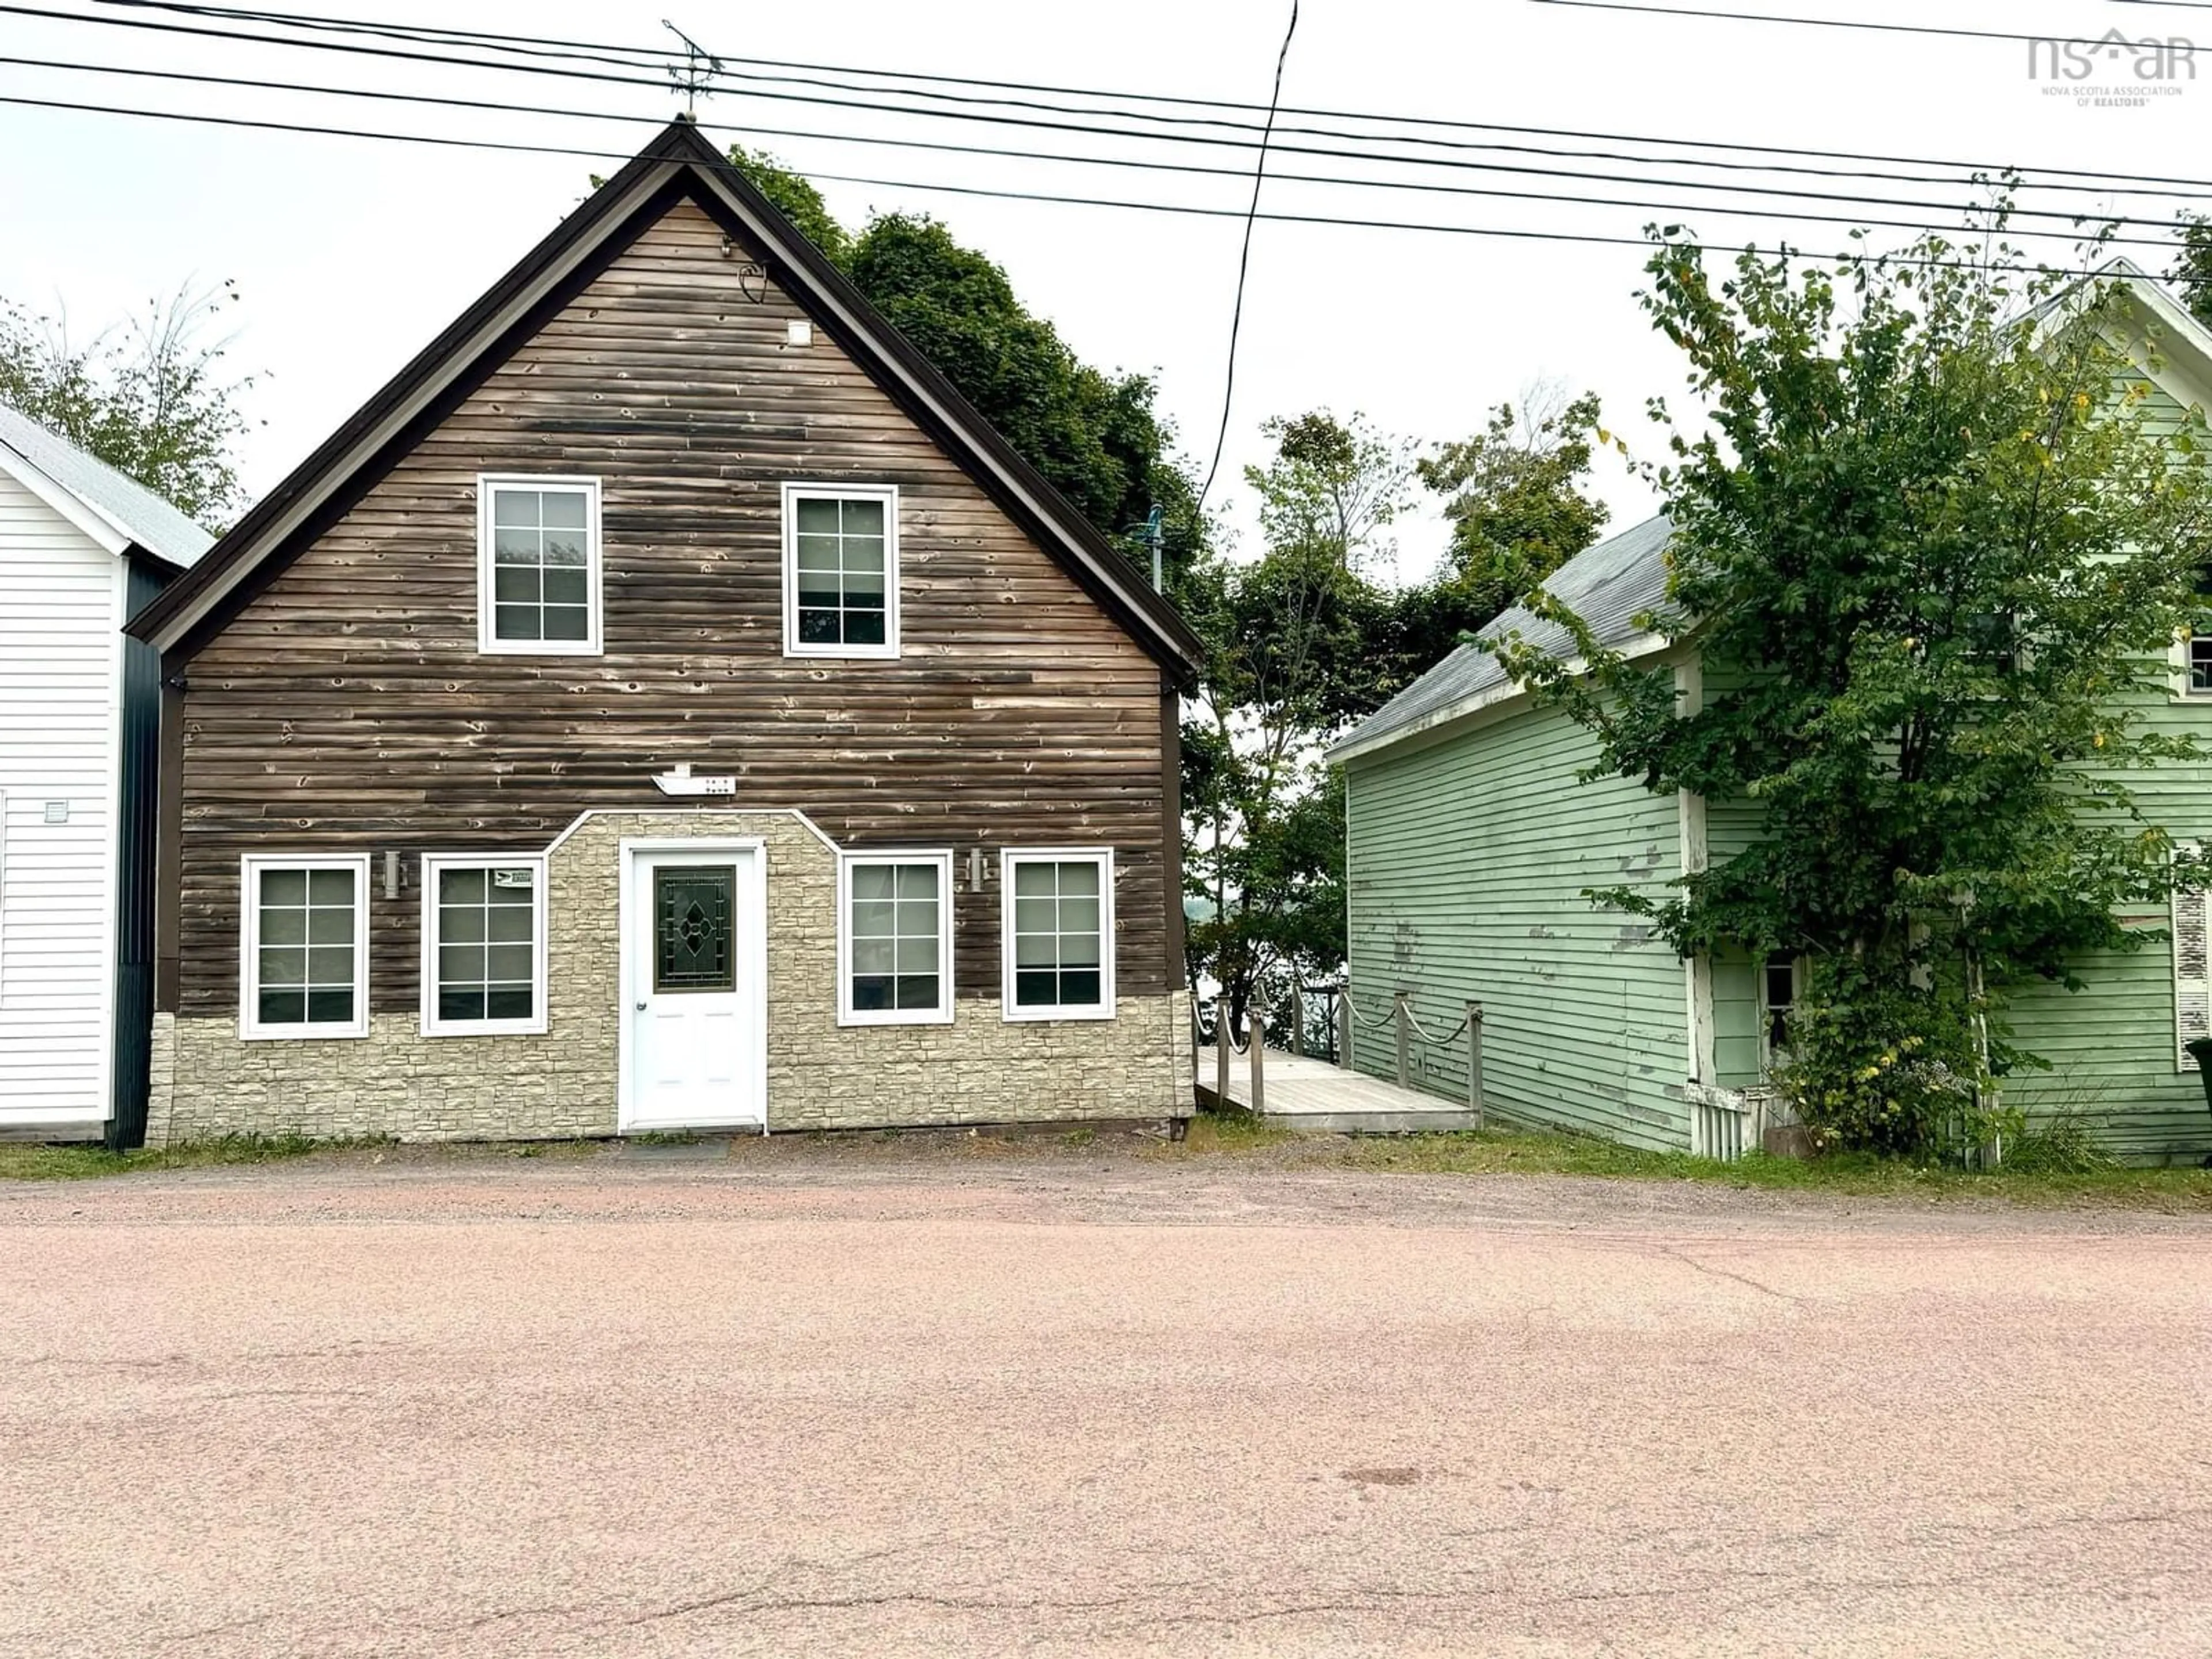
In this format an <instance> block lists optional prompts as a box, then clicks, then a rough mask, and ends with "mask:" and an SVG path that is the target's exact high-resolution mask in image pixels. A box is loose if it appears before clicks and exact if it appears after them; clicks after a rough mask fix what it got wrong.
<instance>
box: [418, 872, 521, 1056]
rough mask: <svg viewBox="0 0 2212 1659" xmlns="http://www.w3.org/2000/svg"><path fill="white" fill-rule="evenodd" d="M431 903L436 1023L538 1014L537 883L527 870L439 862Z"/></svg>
mask: <svg viewBox="0 0 2212 1659" xmlns="http://www.w3.org/2000/svg"><path fill="white" fill-rule="evenodd" d="M434 873H435V896H434V898H433V906H434V917H433V920H434V924H435V928H436V934H435V943H434V945H433V949H432V955H431V959H432V962H433V963H434V964H435V974H436V976H437V982H436V986H435V1003H434V1006H435V1008H436V1011H437V1023H438V1024H441V1025H462V1024H513V1023H520V1022H525V1021H532V1020H535V1019H536V1018H537V1017H538V995H539V992H538V871H537V869H536V868H535V867H534V866H530V865H503V864H485V865H461V864H442V863H441V864H440V865H438V866H436V868H435V872H434Z"/></svg>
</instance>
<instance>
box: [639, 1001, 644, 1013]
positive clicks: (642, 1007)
mask: <svg viewBox="0 0 2212 1659" xmlns="http://www.w3.org/2000/svg"><path fill="white" fill-rule="evenodd" d="M637 1011H638V1012H640V1013H643V1012H645V1005H644V1004H643V1003H639V1004H638V1005H637Z"/></svg>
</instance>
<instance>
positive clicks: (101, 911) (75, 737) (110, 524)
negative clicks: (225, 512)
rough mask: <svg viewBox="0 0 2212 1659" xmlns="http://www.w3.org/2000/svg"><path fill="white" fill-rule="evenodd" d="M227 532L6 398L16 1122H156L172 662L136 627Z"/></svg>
mask: <svg viewBox="0 0 2212 1659" xmlns="http://www.w3.org/2000/svg"><path fill="white" fill-rule="evenodd" d="M212 539H213V538H211V537H210V536H209V535H208V533H207V532H205V531H204V530H202V529H201V528H200V527H199V526H197V525H196V524H194V523H193V522H192V521H191V520H190V519H187V518H186V517H185V515H184V514H183V513H179V511H178V510H177V509H176V508H175V507H173V506H171V505H170V504H169V503H168V502H167V501H164V500H162V499H161V497H160V496H158V495H155V494H154V493H153V492H152V491H151V490H149V489H146V488H145V487H144V486H143V485H142V484H139V483H134V482H133V481H132V480H131V479H129V478H126V477H124V476H123V475H122V474H121V473H119V472H118V471H115V470H114V469H113V468H112V467H109V466H107V465H104V464H102V463H101V462H100V461H96V460H94V459H93V458H92V457H91V456H89V455H88V454H86V453H84V452H83V451H82V450H81V449H79V448H77V447H76V446H75V445H73V444H70V443H67V442H65V441H63V440H62V439H60V438H58V437H56V436H55V435H53V434H52V433H51V432H49V431H47V430H46V428H44V427H42V426H40V425H38V424H37V423H36V422H32V421H29V420H27V419H25V418H24V417H23V416H21V415H19V414H17V413H15V411H14V410H9V409H5V408H0V1138H7V1139H21V1138H26V1137H36V1138H39V1139H100V1138H101V1137H102V1136H103V1134H105V1135H106V1136H108V1137H109V1138H110V1139H113V1140H116V1141H118V1143H120V1142H128V1141H130V1140H132V1139H136V1138H137V1134H138V1133H143V1119H144V1113H145V1099H146V1064H147V1043H148V1041H149V1035H148V1034H149V1026H150V1019H151V1011H152V1000H151V992H152V981H151V971H152V969H151V964H152V960H153V883H154V829H155V764H156V757H157V750H158V744H157V736H158V730H159V721H160V701H161V665H160V662H159V660H158V659H156V658H155V655H154V653H153V652H152V651H150V650H149V648H148V647H145V646H143V645H140V644H138V643H137V641H131V640H127V639H125V635H124V633H123V624H124V623H125V621H126V620H127V619H128V618H129V617H132V616H134V615H135V614H137V611H138V610H139V609H140V607H142V606H143V605H145V604H146V602H147V601H148V600H149V599H152V598H153V597H154V596H155V594H156V593H158V592H161V589H162V588H163V587H165V586H167V585H168V583H169V582H170V580H172V579H173V578H174V577H175V576H176V575H178V574H179V573H180V572H182V571H184V570H185V569H186V568H189V567H190V566H191V563H192V562H193V561H195V560H197V558H198V557H199V556H200V555H201V554H203V553H204V552H205V551H206V550H207V549H208V546H209V544H210V542H211V540H212Z"/></svg>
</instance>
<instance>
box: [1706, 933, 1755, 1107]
mask: <svg viewBox="0 0 2212 1659" xmlns="http://www.w3.org/2000/svg"><path fill="white" fill-rule="evenodd" d="M1763 1013H1764V1010H1763V1007H1762V1006H1761V1002H1760V999H1759V966H1758V964H1757V963H1754V962H1753V960H1752V959H1751V953H1750V952H1749V951H1716V952H1715V953H1714V956H1713V1081H1714V1082H1715V1083H1717V1084H1718V1085H1720V1086H1721V1087H1722V1088H1723V1089H1749V1088H1753V1087H1756V1086H1757V1085H1759V1084H1760V1083H1762V1082H1764V1081H1765V1079H1764V1078H1763V1077H1762V1076H1761V1075H1760V1070H1761V1067H1760V1062H1759V1035H1760V1034H1759V1025H1760V1022H1761V1018H1762V1016H1763Z"/></svg>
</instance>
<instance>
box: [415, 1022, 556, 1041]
mask: <svg viewBox="0 0 2212 1659" xmlns="http://www.w3.org/2000/svg"><path fill="white" fill-rule="evenodd" d="M422 1035H423V1036H426V1037H494V1036H544V1035H545V1022H544V1020H542V1019H480V1020H456V1019H449V1020H435V1021H434V1020H427V1019H426V1020H424V1021H423V1022H422Z"/></svg>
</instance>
